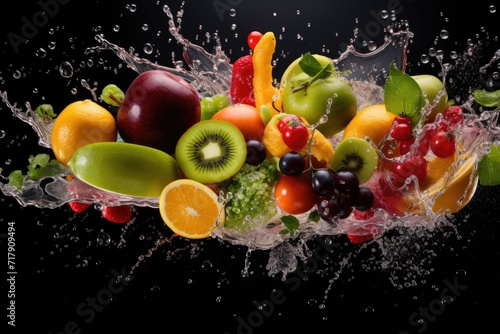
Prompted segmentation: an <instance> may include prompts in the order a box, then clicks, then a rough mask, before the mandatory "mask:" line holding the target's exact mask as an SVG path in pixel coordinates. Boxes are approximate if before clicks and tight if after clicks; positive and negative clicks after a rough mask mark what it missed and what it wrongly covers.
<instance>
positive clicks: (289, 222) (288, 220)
mask: <svg viewBox="0 0 500 334" xmlns="http://www.w3.org/2000/svg"><path fill="white" fill-rule="evenodd" d="M280 221H281V222H282V223H283V226H285V229H284V230H283V231H281V234H287V233H289V234H290V235H295V233H297V230H298V229H299V226H300V222H299V219H298V218H297V217H295V216H292V215H287V216H282V217H281V218H280Z"/></svg>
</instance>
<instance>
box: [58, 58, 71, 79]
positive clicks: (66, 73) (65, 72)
mask: <svg viewBox="0 0 500 334" xmlns="http://www.w3.org/2000/svg"><path fill="white" fill-rule="evenodd" d="M59 74H61V76H62V77H63V78H71V77H72V76H73V66H71V64H70V63H69V62H67V61H65V62H63V63H62V64H61V65H60V66H59Z"/></svg>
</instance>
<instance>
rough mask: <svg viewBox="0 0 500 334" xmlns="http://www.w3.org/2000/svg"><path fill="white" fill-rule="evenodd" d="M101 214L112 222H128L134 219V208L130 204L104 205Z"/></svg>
mask: <svg viewBox="0 0 500 334" xmlns="http://www.w3.org/2000/svg"><path fill="white" fill-rule="evenodd" d="M101 214H102V216H103V217H104V218H105V219H106V220H108V221H110V222H112V223H127V222H128V221H130V219H132V209H131V208H130V206H129V205H119V206H103V208H102V210H101Z"/></svg>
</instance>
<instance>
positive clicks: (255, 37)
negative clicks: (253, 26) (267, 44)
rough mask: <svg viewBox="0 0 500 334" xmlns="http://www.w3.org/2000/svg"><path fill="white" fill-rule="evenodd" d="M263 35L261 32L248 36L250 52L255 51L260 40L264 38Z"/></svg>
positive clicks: (254, 32) (253, 32) (251, 33)
mask: <svg viewBox="0 0 500 334" xmlns="http://www.w3.org/2000/svg"><path fill="white" fill-rule="evenodd" d="M262 36H263V34H262V33H261V32H259V31H252V32H250V33H249V34H248V36H247V44H248V47H249V48H250V50H252V51H253V50H254V49H255V46H256V45H257V43H259V41H260V39H261V38H262Z"/></svg>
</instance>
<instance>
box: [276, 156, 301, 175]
mask: <svg viewBox="0 0 500 334" xmlns="http://www.w3.org/2000/svg"><path fill="white" fill-rule="evenodd" d="M278 164H279V168H280V171H281V172H282V173H283V174H285V175H289V176H296V175H300V174H301V173H302V172H303V171H304V169H305V167H306V160H305V159H304V157H303V156H302V155H301V154H300V153H299V152H295V151H291V152H288V153H285V154H284V155H283V156H282V157H281V158H280V160H279V162H278Z"/></svg>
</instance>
